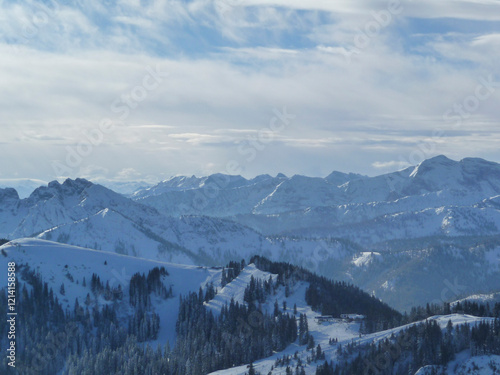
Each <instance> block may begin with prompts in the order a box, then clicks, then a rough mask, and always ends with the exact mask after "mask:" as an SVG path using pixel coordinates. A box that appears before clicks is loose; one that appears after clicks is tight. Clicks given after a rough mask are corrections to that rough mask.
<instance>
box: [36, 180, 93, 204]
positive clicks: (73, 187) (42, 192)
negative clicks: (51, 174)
mask: <svg viewBox="0 0 500 375" xmlns="http://www.w3.org/2000/svg"><path fill="white" fill-rule="evenodd" d="M93 185H94V184H93V183H92V182H90V181H88V180H86V179H84V178H77V179H75V180H72V179H70V178H68V179H66V180H65V181H64V182H63V183H62V184H61V183H59V181H57V180H54V181H51V182H49V183H48V185H47V186H40V187H39V188H38V189H36V190H35V191H33V193H32V194H31V195H30V197H29V198H30V199H32V200H33V199H34V200H38V199H42V200H45V199H48V198H50V197H53V196H55V195H58V194H64V195H73V194H81V193H82V191H83V190H85V189H86V188H88V187H90V186H93Z"/></svg>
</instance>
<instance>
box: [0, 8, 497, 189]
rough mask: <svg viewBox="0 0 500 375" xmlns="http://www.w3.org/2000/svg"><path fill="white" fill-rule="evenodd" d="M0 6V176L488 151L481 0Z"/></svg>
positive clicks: (488, 61)
mask: <svg viewBox="0 0 500 375" xmlns="http://www.w3.org/2000/svg"><path fill="white" fill-rule="evenodd" d="M0 10H1V12H0V53H1V56H2V57H1V59H0V82H1V87H2V90H1V91H0V103H1V104H0V105H1V111H0V113H1V116H0V135H1V137H2V140H1V141H0V144H1V148H2V152H1V153H0V165H2V168H1V169H0V179H7V178H21V177H30V178H38V179H43V180H52V179H55V178H64V177H77V176H81V177H87V178H92V179H96V180H99V179H115V180H127V179H147V180H152V181H153V180H159V179H164V178H167V177H169V176H171V175H176V174H183V175H192V174H196V175H205V174H209V173H215V172H223V173H231V172H235V171H236V172H238V173H241V174H243V175H245V176H247V177H251V176H255V175H257V174H261V173H270V174H276V173H278V172H284V173H285V174H287V175H293V174H296V173H299V174H306V175H315V176H324V175H327V174H329V173H330V172H331V171H332V170H340V171H354V172H359V173H364V174H369V175H374V174H379V173H384V172H388V171H393V170H397V169H399V168H402V167H405V166H408V165H410V164H415V163H418V162H420V161H422V159H424V158H428V157H432V156H434V155H437V154H445V155H447V156H448V157H450V158H453V159H461V158H463V157H467V156H475V157H483V158H486V159H489V160H493V161H500V151H499V148H498V141H499V129H498V126H499V120H500V106H499V105H498V104H499V99H500V72H499V66H500V65H499V54H500V48H499V47H500V1H498V0H495V1H493V0H476V1H472V0H442V1H430V0H422V1H418V2H417V1H391V2H387V1H378V0H376V1H373V0H371V1H368V0H359V1H347V0H341V1H325V0H311V1H307V2H304V1H298V0H289V1H282V0H274V1H272V0H250V1H248V0H215V1H213V0H212V1H208V0H194V1H154V0H150V1H137V0H125V1H73V2H64V3H63V2H60V3H58V2H55V1H49V0H47V1H43V2H42V1H5V0H4V1H0ZM497 82H498V83H497ZM103 129H104V130H103Z"/></svg>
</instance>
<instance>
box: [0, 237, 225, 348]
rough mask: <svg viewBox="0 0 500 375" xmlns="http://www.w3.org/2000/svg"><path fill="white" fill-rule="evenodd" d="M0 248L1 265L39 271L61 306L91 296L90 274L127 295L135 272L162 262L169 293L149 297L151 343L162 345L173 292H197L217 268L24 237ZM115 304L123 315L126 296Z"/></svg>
mask: <svg viewBox="0 0 500 375" xmlns="http://www.w3.org/2000/svg"><path fill="white" fill-rule="evenodd" d="M0 251H2V254H3V253H4V252H5V256H0V267H2V269H4V270H6V269H7V263H8V262H16V267H17V268H18V277H20V278H22V272H21V270H20V268H21V269H22V267H21V265H28V266H29V267H30V269H31V270H34V271H36V272H39V273H40V274H41V275H42V278H43V281H44V282H47V283H48V284H49V287H50V288H53V290H54V292H55V293H56V294H57V297H58V299H59V301H60V302H61V303H62V304H63V308H72V307H73V305H74V303H75V299H76V298H78V300H79V303H80V304H81V305H82V304H83V302H84V301H85V298H86V295H87V293H90V295H92V291H91V289H90V280H91V278H92V274H93V273H95V274H97V275H98V276H99V277H100V278H101V281H102V282H103V284H106V283H107V282H109V284H110V287H118V286H119V285H120V286H121V287H122V289H123V292H124V295H125V296H128V293H129V292H128V287H129V283H130V279H131V277H132V276H133V275H134V274H135V273H137V272H140V273H145V274H147V273H148V271H150V270H151V269H153V268H154V267H165V268H166V270H167V272H168V273H169V275H168V276H166V277H165V278H164V284H165V285H166V287H167V288H168V287H169V286H172V289H173V293H174V296H173V298H169V299H167V300H161V299H157V300H153V301H152V302H153V305H154V310H155V312H157V313H158V314H159V315H160V327H161V328H160V332H159V335H158V340H157V342H158V343H162V344H165V343H166V342H167V341H169V342H170V343H173V342H174V340H175V322H176V320H177V314H178V309H179V295H181V294H182V295H187V294H188V293H189V292H195V291H198V289H199V288H200V286H202V287H204V286H205V284H206V283H208V282H210V281H211V280H212V279H214V278H215V279H217V278H219V279H220V272H221V271H220V270H215V269H209V268H203V267H194V266H183V265H177V264H172V263H165V262H157V261H152V260H148V259H142V258H135V257H129V256H125V255H119V254H114V253H108V252H104V251H97V250H90V249H85V248H80V247H75V246H69V245H63V244H59V243H56V242H51V241H43V240H36V239H29V238H27V239H19V240H15V241H12V242H10V243H7V244H5V245H3V246H1V247H0ZM83 278H85V279H86V283H87V285H86V286H83V285H82V284H83ZM71 279H73V281H71ZM6 283H7V278H6V277H5V278H4V277H2V278H1V280H0V288H3V287H6V285H7V284H6ZM62 283H64V287H65V295H62V294H60V293H58V291H59V289H60V286H61V284H62ZM98 303H99V304H100V305H101V306H102V305H103V304H106V303H111V302H107V301H105V300H104V299H103V298H102V297H99V300H98ZM119 303H120V304H121V306H120V309H119V310H120V311H121V312H122V313H123V316H122V318H125V317H126V316H127V314H130V313H131V311H132V309H131V307H130V306H129V303H128V298H124V300H123V301H121V302H119Z"/></svg>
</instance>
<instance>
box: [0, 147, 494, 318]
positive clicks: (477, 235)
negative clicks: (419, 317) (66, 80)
mask: <svg viewBox="0 0 500 375" xmlns="http://www.w3.org/2000/svg"><path fill="white" fill-rule="evenodd" d="M499 228H500V165H499V164H497V163H493V162H489V161H486V160H482V159H477V158H466V159H463V160H461V161H453V160H450V159H448V158H446V157H445V156H437V157H434V158H431V159H428V160H425V161H424V162H422V163H420V164H419V165H417V166H414V167H409V168H406V169H404V170H402V171H398V172H393V173H389V174H384V175H379V176H375V177H368V176H362V175H358V174H353V173H349V174H346V173H341V172H333V173H332V174H330V175H329V176H327V177H325V178H318V177H305V176H299V175H296V176H292V177H287V176H285V175H283V174H278V175H277V176H275V177H272V176H269V175H261V176H257V177H255V178H253V179H245V178H244V177H241V176H228V175H223V174H215V175H211V176H207V177H195V176H192V177H183V176H178V177H173V178H171V179H168V180H166V181H163V182H161V183H159V184H157V185H155V186H152V187H149V188H146V189H140V190H138V191H136V192H135V193H133V194H129V195H127V196H124V195H121V194H119V193H116V192H114V191H112V190H110V189H107V188H105V187H103V186H101V185H98V184H94V183H92V182H90V181H87V180H84V179H76V180H70V179H68V180H66V181H64V182H63V183H59V182H57V181H53V182H50V183H49V184H48V185H47V186H41V187H39V188H37V189H36V190H35V191H33V193H32V194H31V195H30V196H29V197H27V198H24V199H21V198H20V197H19V195H18V193H17V192H16V190H14V189H10V188H6V189H0V236H1V237H5V238H9V239H15V238H21V237H37V238H40V239H46V240H53V241H57V242H62V243H68V244H72V245H76V246H82V247H89V248H94V249H98V250H103V251H109V252H116V253H119V254H124V255H132V256H137V257H143V258H149V259H154V260H159V261H169V262H176V263H182V264H191V265H203V266H214V265H220V264H225V263H227V262H229V261H231V260H240V259H242V258H245V259H248V258H249V257H251V256H253V255H263V256H266V257H268V258H270V259H273V260H281V261H289V262H291V263H295V264H300V265H303V266H304V267H306V268H307V269H309V270H312V271H315V272H318V273H320V274H321V275H324V276H327V277H330V278H334V279H337V280H344V281H349V282H352V283H354V284H356V285H358V286H360V287H362V288H364V289H365V290H367V291H369V292H370V293H373V294H374V295H376V296H377V297H379V298H381V299H382V300H384V301H386V302H388V303H389V304H391V305H392V306H394V307H396V308H398V309H400V310H405V309H406V310H408V309H409V308H411V306H412V305H418V304H424V303H426V302H432V301H443V300H448V299H452V298H454V299H458V298H459V297H462V296H466V295H467V294H473V293H489V292H496V291H498V290H500V282H499V281H498V280H500V246H499V239H500V229H499Z"/></svg>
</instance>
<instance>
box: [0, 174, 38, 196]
mask: <svg viewBox="0 0 500 375" xmlns="http://www.w3.org/2000/svg"><path fill="white" fill-rule="evenodd" d="M43 185H47V182H46V181H42V180H36V179H31V178H19V179H14V178H9V179H0V189H5V188H13V189H15V190H16V191H17V193H18V194H19V196H20V197H21V198H28V197H29V196H30V194H31V193H32V192H33V191H34V190H35V189H36V188H38V187H40V186H43Z"/></svg>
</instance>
